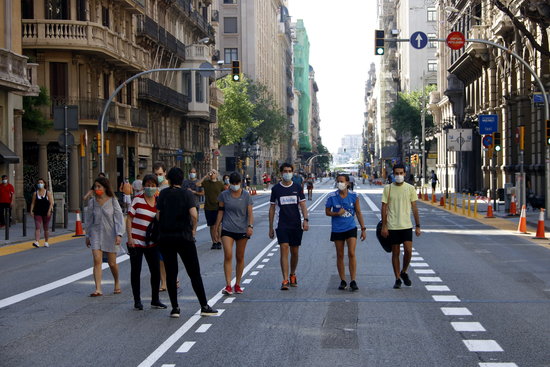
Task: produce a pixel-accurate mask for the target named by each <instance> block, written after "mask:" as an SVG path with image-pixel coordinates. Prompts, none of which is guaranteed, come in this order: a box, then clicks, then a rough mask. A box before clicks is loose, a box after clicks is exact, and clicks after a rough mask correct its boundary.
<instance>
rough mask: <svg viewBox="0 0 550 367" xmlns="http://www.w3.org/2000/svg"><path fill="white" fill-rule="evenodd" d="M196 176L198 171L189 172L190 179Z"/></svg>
mask: <svg viewBox="0 0 550 367" xmlns="http://www.w3.org/2000/svg"><path fill="white" fill-rule="evenodd" d="M195 177H197V174H196V173H190V174H189V178H190V179H192V180H193V179H194V178H195Z"/></svg>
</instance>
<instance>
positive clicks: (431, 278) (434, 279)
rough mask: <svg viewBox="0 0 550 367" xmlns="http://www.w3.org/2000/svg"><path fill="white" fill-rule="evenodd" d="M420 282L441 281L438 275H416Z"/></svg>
mask: <svg viewBox="0 0 550 367" xmlns="http://www.w3.org/2000/svg"><path fill="white" fill-rule="evenodd" d="M418 279H420V281H421V282H442V280H441V278H440V277H418Z"/></svg>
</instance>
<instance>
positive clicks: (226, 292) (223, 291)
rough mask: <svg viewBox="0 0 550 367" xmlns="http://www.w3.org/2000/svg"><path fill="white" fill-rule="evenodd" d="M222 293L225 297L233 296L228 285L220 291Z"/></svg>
mask: <svg viewBox="0 0 550 367" xmlns="http://www.w3.org/2000/svg"><path fill="white" fill-rule="evenodd" d="M235 288H237V287H236V286H235ZM239 289H240V287H239ZM235 291H236V290H235ZM222 293H223V294H225V295H226V296H230V295H232V294H233V289H232V288H231V286H230V285H226V286H225V288H224V289H222Z"/></svg>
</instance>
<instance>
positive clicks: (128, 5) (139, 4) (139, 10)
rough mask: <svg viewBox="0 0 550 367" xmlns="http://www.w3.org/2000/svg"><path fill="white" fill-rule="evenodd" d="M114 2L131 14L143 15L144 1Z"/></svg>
mask: <svg viewBox="0 0 550 367" xmlns="http://www.w3.org/2000/svg"><path fill="white" fill-rule="evenodd" d="M115 2H116V3H117V4H118V5H120V7H121V8H123V9H125V10H126V11H128V12H130V13H132V14H143V13H144V12H145V0H116V1H115Z"/></svg>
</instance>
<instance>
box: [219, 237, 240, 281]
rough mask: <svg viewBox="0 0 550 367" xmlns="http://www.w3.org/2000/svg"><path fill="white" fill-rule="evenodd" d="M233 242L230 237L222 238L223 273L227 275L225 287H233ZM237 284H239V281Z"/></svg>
mask: <svg viewBox="0 0 550 367" xmlns="http://www.w3.org/2000/svg"><path fill="white" fill-rule="evenodd" d="M233 242H235V240H234V239H233V238H231V237H229V236H223V237H222V243H223V273H224V274H225V285H226V286H231V265H232V263H233ZM237 284H239V282H238V281H237Z"/></svg>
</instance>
